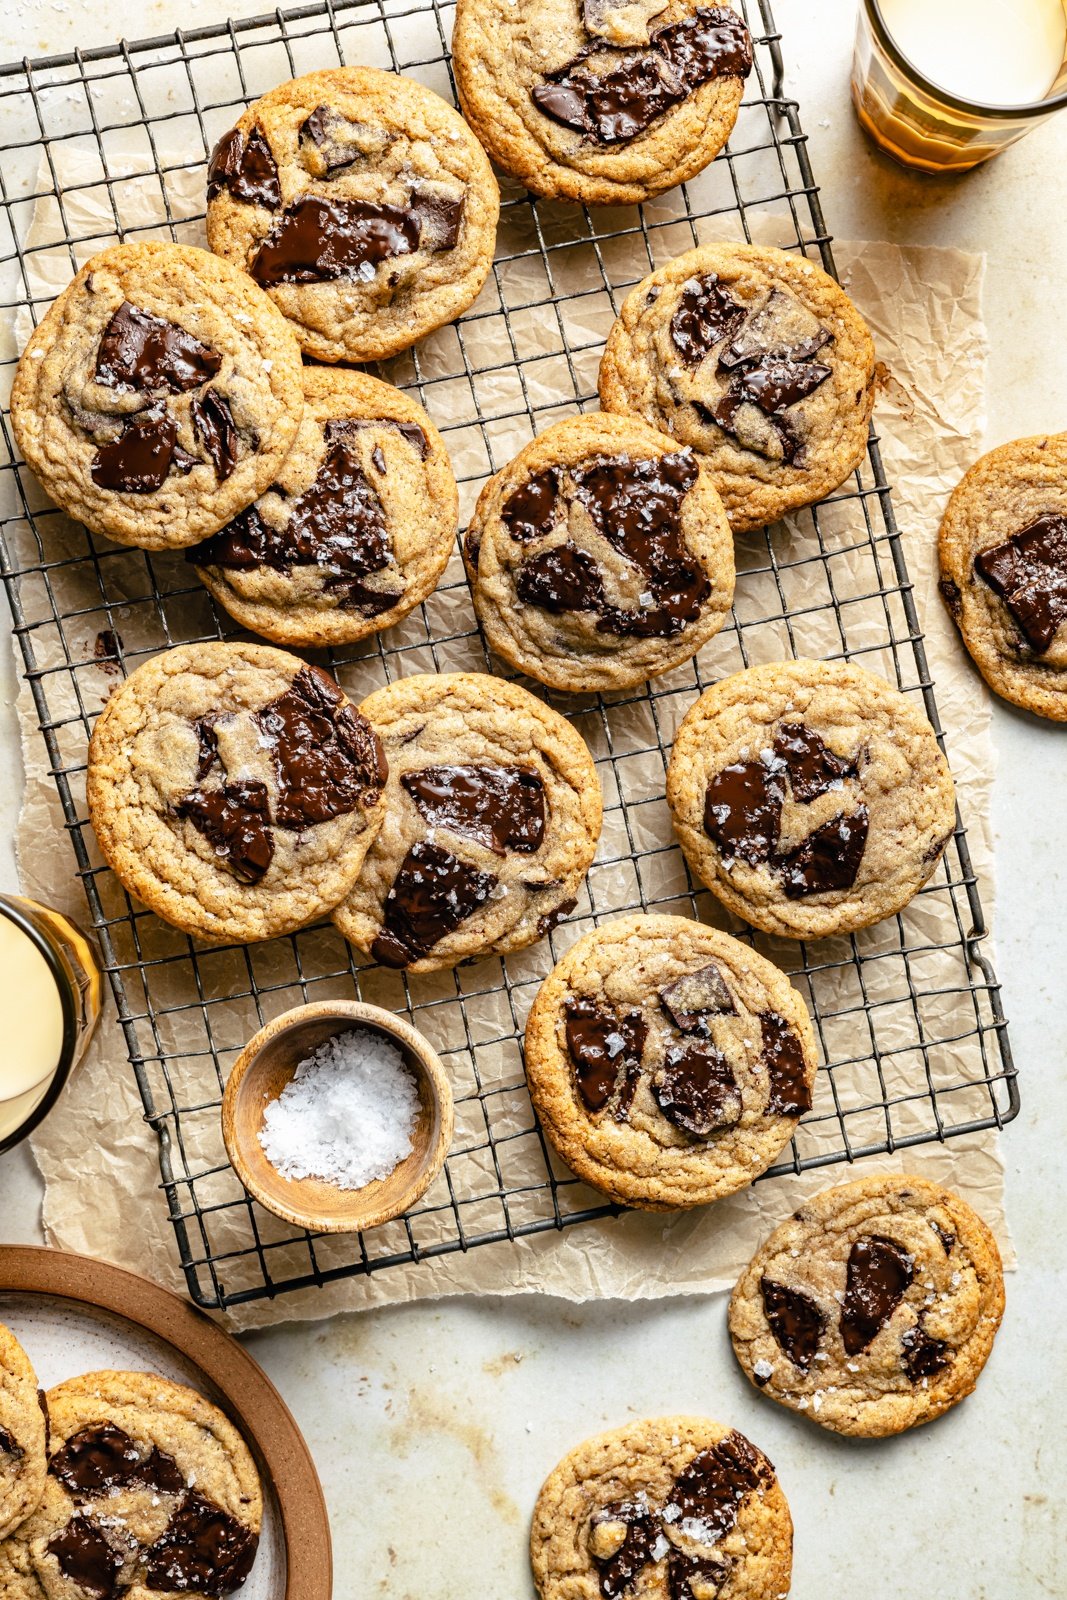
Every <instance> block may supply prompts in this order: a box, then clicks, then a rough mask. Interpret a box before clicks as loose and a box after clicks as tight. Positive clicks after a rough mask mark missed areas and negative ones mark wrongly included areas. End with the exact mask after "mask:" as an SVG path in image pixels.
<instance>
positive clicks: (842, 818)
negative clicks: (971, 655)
mask: <svg viewBox="0 0 1067 1600" xmlns="http://www.w3.org/2000/svg"><path fill="white" fill-rule="evenodd" d="M667 801H668V804H669V805H670V808H671V812H672V813H673V816H674V826H675V831H676V832H677V834H678V838H679V840H680V841H681V845H682V849H683V850H684V851H685V855H686V859H687V860H688V862H689V865H690V867H691V868H692V870H693V872H694V873H695V874H696V876H697V877H698V878H699V879H700V880H701V882H703V883H706V884H707V886H708V888H709V889H710V890H711V892H712V894H714V895H717V896H718V898H719V899H720V900H721V901H722V902H723V904H724V905H725V906H727V907H728V908H729V910H731V911H733V912H735V913H736V915H737V916H739V917H743V918H744V919H745V921H746V922H751V923H752V924H753V926H754V927H757V928H762V929H763V931H764V932H765V933H774V934H779V935H781V936H782V937H784V938H787V939H821V938H828V937H829V936H830V935H832V934H838V933H851V932H853V931H854V930H855V929H857V928H865V927H867V926H868V925H869V924H870V923H872V922H880V921H881V920H882V918H883V917H889V916H892V915H893V913H894V912H896V911H899V910H900V909H901V908H902V907H903V906H905V905H907V903H908V901H909V900H910V899H911V898H912V896H913V895H914V894H916V893H917V891H918V890H919V889H921V888H922V885H923V884H924V883H925V882H926V880H927V879H928V878H929V877H930V874H931V873H932V872H933V870H934V868H935V867H936V866H937V863H938V861H939V860H940V859H941V855H942V853H943V851H944V849H945V846H946V845H947V844H948V841H949V840H950V839H951V837H952V833H953V829H954V827H955V817H956V810H955V792H954V789H953V784H952V778H951V775H950V773H949V770H948V763H947V762H946V761H945V758H944V756H943V755H942V754H941V751H940V749H939V747H938V743H937V739H936V737H935V734H934V730H933V728H931V726H930V724H929V723H928V722H927V720H926V718H925V717H924V716H923V714H922V712H921V711H919V710H918V708H917V707H916V706H915V705H913V704H912V702H911V701H910V700H908V699H907V698H906V697H905V696H904V695H902V694H899V693H898V692H897V690H895V689H891V688H890V686H889V685H888V684H887V683H886V682H885V681H884V679H882V678H876V677H875V676H874V674H873V673H870V672H865V671H863V669H862V668H860V667H853V666H849V665H847V664H846V663H844V662H830V661H781V662H773V663H771V664H770V665H767V666H762V667H752V668H750V669H749V670H748V671H747V672H738V673H735V674H734V676H733V677H730V678H725V679H723V680H722V682H720V683H717V684H715V686H714V687H713V688H711V689H708V690H706V691H705V693H704V694H702V695H701V697H700V699H699V700H698V701H697V702H696V704H695V705H694V706H692V707H691V708H690V710H689V712H688V714H687V715H686V717H685V720H684V721H683V723H682V725H681V727H680V728H679V729H678V733H677V735H676V737H675V741H674V749H673V750H672V752H671V760H670V766H669V768H668V771H667Z"/></svg>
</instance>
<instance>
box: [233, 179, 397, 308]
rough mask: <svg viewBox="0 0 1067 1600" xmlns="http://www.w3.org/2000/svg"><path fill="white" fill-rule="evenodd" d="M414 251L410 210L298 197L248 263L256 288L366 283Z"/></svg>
mask: <svg viewBox="0 0 1067 1600" xmlns="http://www.w3.org/2000/svg"><path fill="white" fill-rule="evenodd" d="M418 248H419V219H418V217H416V216H415V214H414V212H412V211H411V210H410V209H405V208H402V207H400V206H387V205H375V204H373V203H372V202H371V201H369V200H326V199H323V198H322V196H321V195H310V194H309V195H302V196H301V198H300V199H298V200H294V202H293V204H292V205H290V206H286V208H285V210H284V211H283V212H282V213H281V215H280V216H279V217H278V219H277V220H276V222H275V223H274V226H273V227H272V228H271V231H270V233H268V235H267V237H266V238H265V239H264V240H263V243H262V244H261V245H260V247H259V249H258V250H257V251H256V254H255V256H254V258H253V260H252V264H251V267H250V269H249V270H250V272H251V274H252V276H253V278H255V280H256V282H257V283H258V284H261V285H262V286H263V287H264V288H271V287H272V286H273V285H275V284H279V283H330V282H334V281H336V280H337V279H338V278H363V279H365V280H366V281H367V282H370V281H371V280H372V279H373V277H374V273H375V271H376V269H377V267H378V266H379V265H380V264H381V263H382V262H383V261H388V260H390V259H392V258H393V257H395V256H404V255H411V254H412V252H413V251H415V250H417V249H418Z"/></svg>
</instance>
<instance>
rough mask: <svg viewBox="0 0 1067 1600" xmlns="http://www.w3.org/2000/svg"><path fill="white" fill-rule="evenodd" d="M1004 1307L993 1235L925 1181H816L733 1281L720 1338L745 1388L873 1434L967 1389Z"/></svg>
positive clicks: (944, 1405)
mask: <svg viewBox="0 0 1067 1600" xmlns="http://www.w3.org/2000/svg"><path fill="white" fill-rule="evenodd" d="M1003 1310H1004V1276H1003V1273H1002V1271H1001V1265H1000V1253H999V1251H998V1250H997V1246H996V1241H995V1240H994V1238H993V1235H992V1234H991V1233H990V1231H989V1229H988V1228H987V1227H986V1225H985V1223H984V1222H983V1221H982V1219H981V1217H979V1216H977V1215H976V1214H975V1212H973V1211H972V1210H971V1208H970V1206H969V1205H967V1204H966V1203H965V1202H964V1201H963V1200H961V1199H960V1197H959V1195H956V1194H953V1193H952V1191H951V1190H949V1189H943V1188H941V1186H940V1185H939V1184H936V1183H930V1182H929V1181H928V1180H927V1179H925V1178H915V1177H911V1176H907V1177H876V1178H860V1179H859V1180H858V1181H857V1182H855V1183H846V1184H842V1186H841V1187H840V1188H838V1189H826V1190H824V1191H823V1193H822V1194H819V1195H816V1196H815V1198H814V1199H813V1200H808V1201H805V1203H804V1204H803V1205H802V1206H801V1208H800V1210H799V1211H796V1212H794V1214H793V1215H792V1216H791V1217H790V1218H789V1220H788V1221H787V1222H783V1223H782V1225H781V1227H779V1228H776V1229H775V1231H774V1232H773V1233H772V1234H771V1236H770V1238H769V1239H767V1240H766V1241H765V1242H764V1243H763V1244H762V1245H761V1246H760V1248H759V1250H758V1251H757V1252H756V1254H755V1256H754V1257H753V1258H752V1261H751V1262H750V1263H749V1265H748V1266H747V1267H746V1268H745V1270H744V1272H743V1273H742V1274H741V1277H740V1278H739V1279H738V1282H737V1286H736V1288H735V1289H734V1292H733V1296H732V1298H731V1301H730V1337H731V1338H732V1340H733V1344H734V1351H735V1353H736V1355H737V1359H738V1360H739V1361H740V1363H741V1365H742V1367H743V1368H744V1370H745V1373H746V1375H747V1377H748V1378H749V1379H750V1380H751V1381H752V1382H753V1383H754V1384H755V1385H756V1387H757V1388H758V1389H760V1390H762V1392H763V1393H764V1394H766V1395H769V1396H770V1398H771V1399H772V1400H777V1401H778V1403H779V1404H780V1405H783V1406H788V1407H789V1409H790V1410H791V1411H801V1412H803V1414H804V1415H805V1416H806V1417H810V1419H811V1421H812V1422H817V1423H818V1424H819V1426H820V1427H822V1428H830V1429H832V1431H833V1432H835V1433H850V1434H858V1435H862V1436H863V1437H866V1438H882V1437H884V1436H885V1435H886V1434H891V1433H901V1432H902V1431H903V1430H904V1429H905V1428H914V1427H917V1426H918V1425H919V1423H921V1422H929V1421H930V1420H931V1419H932V1418H934V1417H939V1416H941V1415H942V1413H943V1412H945V1411H948V1410H949V1408H950V1407H951V1406H954V1405H957V1404H958V1403H959V1401H960V1400H963V1399H965V1398H966V1396H967V1395H969V1394H970V1393H971V1390H972V1389H973V1388H974V1386H975V1384H976V1383H977V1381H978V1378H979V1375H980V1374H981V1371H982V1368H983V1367H984V1366H985V1364H986V1361H987V1360H988V1359H989V1354H990V1351H991V1350H992V1348H993V1340H994V1338H995V1336H996V1332H997V1328H998V1327H999V1326H1000V1318H1001V1314H1002V1313H1003Z"/></svg>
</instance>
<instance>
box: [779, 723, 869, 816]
mask: <svg viewBox="0 0 1067 1600" xmlns="http://www.w3.org/2000/svg"><path fill="white" fill-rule="evenodd" d="M774 754H775V756H776V757H777V759H778V760H779V761H781V762H784V764H785V767H786V771H787V772H788V774H789V787H790V788H791V789H792V791H793V799H794V800H796V801H798V802H799V803H800V804H801V805H808V804H810V802H811V801H812V800H816V799H817V798H818V797H819V795H821V794H825V793H826V792H827V790H828V789H840V788H841V786H842V785H843V783H844V781H845V779H846V778H855V777H857V776H858V768H857V765H856V763H855V762H854V761H846V760H845V758H844V756H838V755H835V754H834V752H833V751H832V750H831V749H830V748H829V747H828V746H827V745H825V744H824V743H823V741H822V740H821V739H820V738H819V735H818V734H817V733H816V732H815V731H814V729H812V728H807V727H805V726H804V724H803V723H801V722H787V723H783V724H782V725H781V727H780V728H779V729H778V732H777V733H776V734H775V736H774Z"/></svg>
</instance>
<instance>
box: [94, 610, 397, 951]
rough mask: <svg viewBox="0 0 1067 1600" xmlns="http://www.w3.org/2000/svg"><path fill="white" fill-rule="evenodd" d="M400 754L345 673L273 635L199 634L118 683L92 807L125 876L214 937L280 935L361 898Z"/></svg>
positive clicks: (100, 741)
mask: <svg viewBox="0 0 1067 1600" xmlns="http://www.w3.org/2000/svg"><path fill="white" fill-rule="evenodd" d="M385 777H386V765H385V758H384V756H383V754H382V748H381V744H380V743H379V741H378V738H377V735H376V734H375V732H374V730H373V729H372V728H371V727H370V725H369V724H368V722H367V721H366V719H365V718H364V717H362V716H361V715H360V713H359V712H358V711H357V710H356V709H355V707H354V706H352V705H350V704H349V703H348V701H347V700H346V698H345V696H344V695H343V694H342V693H341V690H340V689H339V688H338V686H337V684H336V683H335V682H334V680H333V679H332V678H331V677H329V676H328V674H327V673H325V672H323V671H322V670H321V669H320V668H318V667H309V666H305V664H304V662H302V661H299V660H298V659H297V658H296V656H291V655H287V654H286V653H285V652H284V651H282V650H273V649H271V648H269V646H267V645H258V644H222V643H212V642H209V643H206V644H195V645H194V644H188V645H180V646H179V647H178V648H177V649H174V650H167V651H165V652H164V653H163V654H162V655H158V656H155V657H154V658H153V659H152V660H151V661H148V662H146V663H145V665H144V666H143V667H138V669H137V671H136V672H134V673H133V674H132V676H131V677H129V678H128V679H127V680H126V682H125V683H124V684H122V685H121V686H120V687H119V688H118V689H116V690H115V691H114V693H113V694H112V696H111V698H110V699H109V700H108V703H107V705H106V707H105V708H104V711H103V713H102V714H101V716H100V717H99V719H98V721H97V724H96V727H95V729H94V730H93V737H92V741H91V743H90V745H89V772H88V779H87V790H86V792H87V797H88V802H89V817H90V820H91V822H92V824H93V827H94V829H95V831H96V837H97V839H98V840H99V842H100V848H101V850H102V851H103V853H104V857H105V859H106V861H107V863H108V865H109V866H110V867H111V869H112V871H113V872H114V873H115V874H116V876H117V877H118V878H119V880H120V881H121V883H122V885H123V887H124V888H125V889H126V890H127V891H128V892H129V893H130V894H131V895H135V896H136V897H137V898H138V899H139V900H143V901H144V903H145V905H147V906H149V907H150V908H151V910H153V911H156V912H158V913H159V915H160V916H161V917H164V918H166V920H167V921H168V922H171V923H173V924H174V926H175V927H177V928H182V929H184V930H185V932H186V933H191V934H195V935H196V936H197V937H198V938H201V939H204V940H206V941H207V942H208V943H211V944H218V943H221V942H222V941H225V940H235V941H246V940H253V939H272V938H274V937H275V936H276V935H278V934H281V933H289V932H291V931H292V929H294V928H299V927H301V926H303V924H304V923H306V922H312V921H314V920H315V918H316V917H320V916H322V915H324V913H326V912H327V911H329V910H331V909H332V907H333V906H335V905H336V904H337V902H338V901H339V900H340V899H342V898H343V896H344V895H345V894H347V892H348V890H349V889H350V888H351V887H352V884H353V883H354V882H355V880H356V878H357V876H358V874H359V869H360V867H361V865H362V863H363V857H364V856H365V855H366V853H367V851H368V849H369V848H370V845H371V843H372V841H373V839H374V836H375V834H376V833H377V831H378V828H379V827H380V826H381V820H382V815H383V807H382V804H381V801H382V790H383V787H384V784H385Z"/></svg>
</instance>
